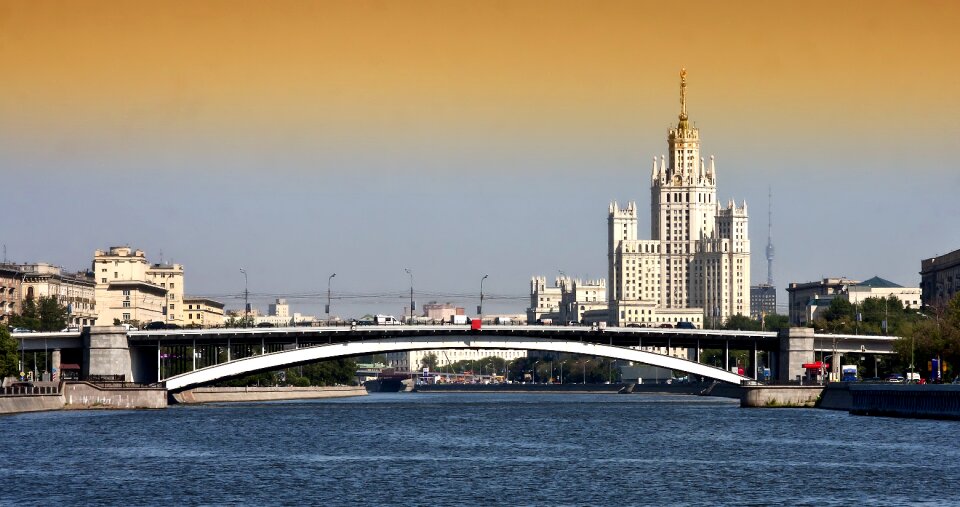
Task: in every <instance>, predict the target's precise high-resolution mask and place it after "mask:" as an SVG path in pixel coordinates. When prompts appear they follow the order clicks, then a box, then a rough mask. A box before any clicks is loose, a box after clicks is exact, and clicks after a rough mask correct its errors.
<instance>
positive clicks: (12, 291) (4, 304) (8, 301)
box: [0, 264, 23, 324]
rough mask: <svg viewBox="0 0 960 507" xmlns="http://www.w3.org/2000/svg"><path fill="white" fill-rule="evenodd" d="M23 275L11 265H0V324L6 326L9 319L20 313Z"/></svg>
mask: <svg viewBox="0 0 960 507" xmlns="http://www.w3.org/2000/svg"><path fill="white" fill-rule="evenodd" d="M22 285H23V275H22V273H21V272H20V270H19V269H18V268H17V267H16V266H15V265H12V264H0V324H8V323H9V322H10V317H11V316H12V315H14V314H17V313H20V299H21V287H22Z"/></svg>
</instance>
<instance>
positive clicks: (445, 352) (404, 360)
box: [386, 349, 527, 373]
mask: <svg viewBox="0 0 960 507" xmlns="http://www.w3.org/2000/svg"><path fill="white" fill-rule="evenodd" d="M430 354H433V355H434V356H435V357H436V358H437V363H436V367H434V368H433V370H432V371H444V367H447V366H449V365H451V364H453V363H456V362H459V361H477V360H480V359H484V358H487V357H499V358H503V359H504V360H506V361H508V362H509V361H513V360H514V359H519V358H521V357H527V351H526V350H503V349H475V350H474V349H439V350H411V351H404V352H389V353H387V354H386V359H387V366H389V367H392V368H396V369H398V370H405V371H420V370H421V369H422V368H424V364H423V360H424V358H425V357H426V356H428V355H430ZM454 373H459V372H454ZM478 373H479V372H478ZM493 373H499V372H493Z"/></svg>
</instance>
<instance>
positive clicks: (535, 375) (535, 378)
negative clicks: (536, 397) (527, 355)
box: [533, 361, 540, 384]
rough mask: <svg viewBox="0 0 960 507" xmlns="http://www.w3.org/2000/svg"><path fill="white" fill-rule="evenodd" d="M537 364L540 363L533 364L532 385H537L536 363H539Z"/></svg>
mask: <svg viewBox="0 0 960 507" xmlns="http://www.w3.org/2000/svg"><path fill="white" fill-rule="evenodd" d="M539 362H540V361H534V362H533V383H534V384H536V383H537V363H539Z"/></svg>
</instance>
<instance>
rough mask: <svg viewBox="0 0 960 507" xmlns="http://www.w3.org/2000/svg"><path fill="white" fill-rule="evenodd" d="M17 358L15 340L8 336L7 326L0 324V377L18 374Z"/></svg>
mask: <svg viewBox="0 0 960 507" xmlns="http://www.w3.org/2000/svg"><path fill="white" fill-rule="evenodd" d="M18 359H19V356H18V355H17V341H16V340H14V339H13V338H12V337H11V336H10V332H9V331H7V328H5V327H3V326H0V379H2V378H3V377H15V376H18V375H19V373H20V372H19V370H18V369H17V364H18Z"/></svg>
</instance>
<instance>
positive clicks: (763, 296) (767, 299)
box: [750, 283, 777, 320]
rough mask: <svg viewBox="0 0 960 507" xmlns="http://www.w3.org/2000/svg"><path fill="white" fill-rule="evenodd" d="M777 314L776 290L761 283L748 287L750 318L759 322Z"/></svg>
mask: <svg viewBox="0 0 960 507" xmlns="http://www.w3.org/2000/svg"><path fill="white" fill-rule="evenodd" d="M775 313H777V288H776V287H774V286H773V285H770V284H766V283H761V284H758V285H754V286H752V287H750V317H751V318H753V319H756V320H760V319H761V318H762V317H763V316H764V315H772V314H775Z"/></svg>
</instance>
